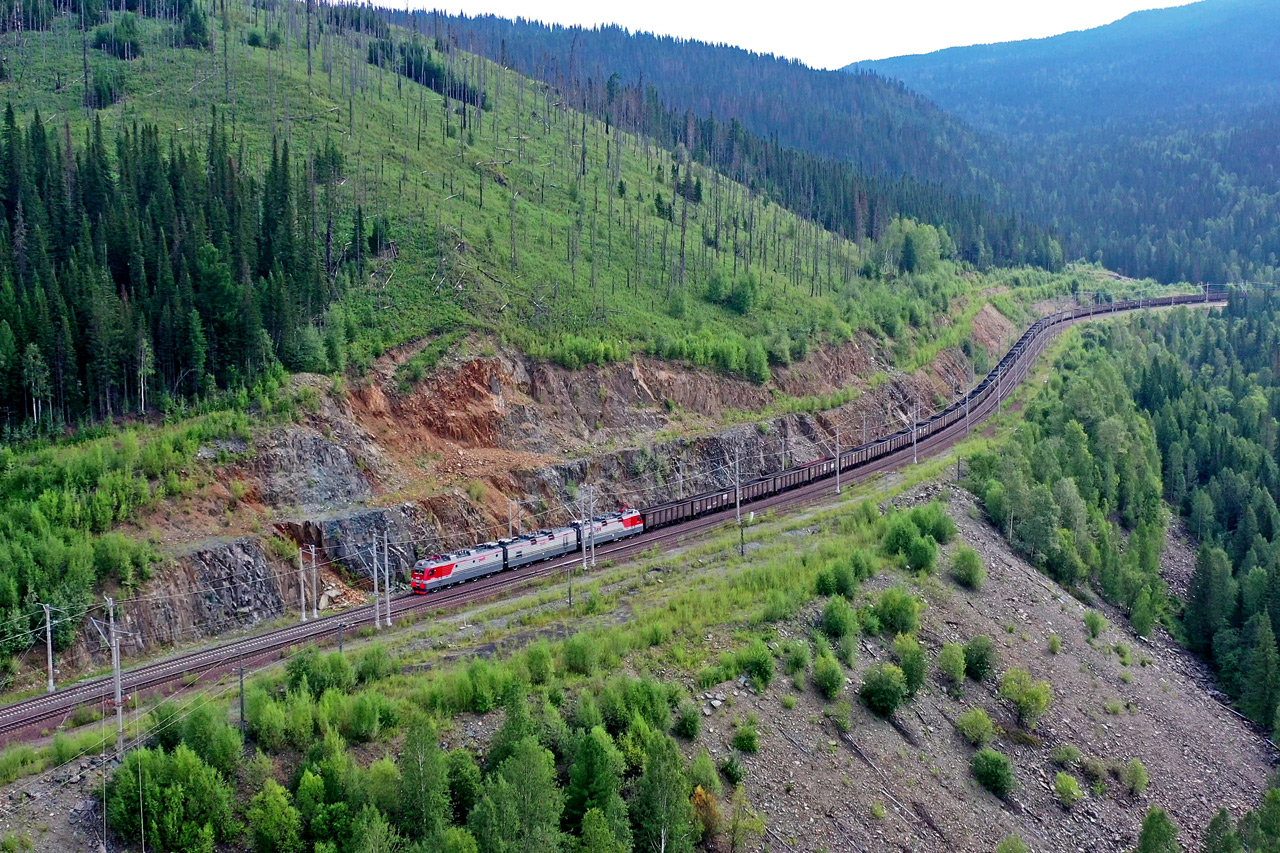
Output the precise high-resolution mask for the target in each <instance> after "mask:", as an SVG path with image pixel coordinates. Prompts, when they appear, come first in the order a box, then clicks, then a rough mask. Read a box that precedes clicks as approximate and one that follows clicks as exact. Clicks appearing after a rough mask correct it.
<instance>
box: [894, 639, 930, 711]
mask: <svg viewBox="0 0 1280 853" xmlns="http://www.w3.org/2000/svg"><path fill="white" fill-rule="evenodd" d="M893 653H894V654H895V655H897V656H898V667H899V668H900V669H901V670H902V675H903V677H904V678H906V681H907V698H908V699H911V698H914V697H915V695H916V692H917V691H918V690H919V689H920V688H921V687H922V686H923V685H924V678H925V675H926V674H927V673H928V669H929V662H928V659H927V658H926V657H925V654H924V648H923V647H922V646H921V645H920V643H919V641H918V640H916V638H915V637H912V636H910V635H909V634H899V635H898V637H897V639H895V640H894V641H893Z"/></svg>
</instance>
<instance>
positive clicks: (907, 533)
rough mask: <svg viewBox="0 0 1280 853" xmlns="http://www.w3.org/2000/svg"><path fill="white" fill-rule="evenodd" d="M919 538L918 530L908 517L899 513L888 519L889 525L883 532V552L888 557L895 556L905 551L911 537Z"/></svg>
mask: <svg viewBox="0 0 1280 853" xmlns="http://www.w3.org/2000/svg"><path fill="white" fill-rule="evenodd" d="M918 538H920V531H919V530H917V529H916V526H915V525H914V524H912V522H911V519H910V517H908V516H907V515H903V514H901V513H898V514H895V515H894V516H893V517H892V518H890V519H889V526H888V528H887V529H886V530H885V533H884V542H883V544H884V552H885V553H886V554H888V555H889V556H890V557H897V556H900V555H902V554H905V553H906V552H907V546H908V545H910V544H911V541H912V540H913V539H918Z"/></svg>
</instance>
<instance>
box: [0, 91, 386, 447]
mask: <svg viewBox="0 0 1280 853" xmlns="http://www.w3.org/2000/svg"><path fill="white" fill-rule="evenodd" d="M302 159H303V160H304V161H305V169H295V168H293V163H294V162H295V161H294V155H293V154H292V153H291V151H290V148H289V144H288V142H284V143H282V144H275V145H273V147H272V151H271V155H270V160H269V162H268V163H267V165H266V170H265V174H264V177H263V180H262V181H261V182H258V181H255V180H253V179H251V178H250V177H248V175H247V174H246V171H247V167H248V165H249V164H248V163H245V162H244V158H243V154H242V153H241V152H237V151H236V150H235V149H234V148H233V147H232V145H231V142H230V140H229V138H228V135H227V132H226V129H225V127H224V125H223V123H222V121H221V120H219V119H218V118H217V117H216V116H215V117H214V120H213V122H212V123H211V129H210V131H209V134H208V138H207V139H205V140H202V141H201V143H199V144H197V143H194V142H192V143H188V144H186V145H176V144H171V140H166V139H163V138H162V137H161V135H160V133H159V131H158V130H157V129H156V128H155V127H149V126H145V125H143V126H138V127H132V128H125V129H123V130H121V131H120V133H119V134H118V135H116V136H115V138H114V139H108V138H107V135H106V134H105V133H104V131H103V129H102V125H101V123H100V122H96V123H95V124H94V126H93V128H92V130H91V131H90V132H89V133H87V134H86V137H85V138H84V139H77V138H75V137H74V136H72V135H71V134H69V133H59V132H57V130H56V129H55V131H54V132H50V130H49V129H48V128H46V127H45V125H44V123H43V122H42V121H41V119H40V116H39V114H38V113H37V114H35V115H34V116H33V117H32V118H31V121H30V123H29V124H27V125H26V126H25V127H24V126H22V125H21V124H20V123H19V122H18V120H17V118H16V116H15V114H14V111H13V109H12V108H9V109H7V110H6V111H5V114H4V127H3V143H2V145H0V164H2V168H3V171H4V176H5V187H4V210H5V221H4V223H3V225H2V226H0V228H2V229H3V230H2V231H0V234H2V235H3V236H0V245H3V247H4V253H3V259H2V261H0V263H2V264H3V272H2V273H0V405H2V406H3V407H4V408H5V409H6V410H7V411H8V412H9V413H10V414H11V416H12V415H13V414H15V413H25V414H27V415H29V416H30V419H31V420H33V421H40V420H41V419H42V416H43V415H44V414H45V413H46V412H52V413H53V417H54V418H55V419H56V420H58V421H61V422H64V423H74V422H76V421H84V420H102V419H109V418H111V417H113V416H116V415H123V414H126V413H128V412H130V411H136V412H144V411H145V410H146V409H147V406H148V405H151V406H154V407H158V408H160V409H166V408H167V407H168V405H169V403H170V402H171V400H172V399H174V398H184V397H189V396H193V395H195V394H196V393H198V392H200V391H201V390H206V391H207V390H212V389H213V388H216V387H228V386H236V385H240V384H243V383H244V382H245V381H247V380H252V379H253V378H254V377H255V376H256V375H257V374H258V373H259V372H261V371H262V370H264V369H266V368H267V367H269V366H271V365H272V364H274V363H275V361H276V360H277V359H279V361H280V362H282V363H283V364H284V365H286V366H287V367H289V368H293V369H306V368H307V367H308V366H309V365H311V364H313V363H315V362H316V361H317V360H319V361H321V362H322V361H323V343H322V341H321V340H320V339H319V337H318V335H317V333H316V331H315V329H314V328H313V327H310V326H309V325H308V323H309V321H311V320H312V319H314V318H315V317H317V316H318V315H320V314H321V313H322V312H323V311H324V309H325V308H326V307H327V306H328V305H329V304H330V303H331V302H332V301H333V300H334V299H335V298H336V297H337V296H338V295H340V294H339V292H338V291H337V290H336V289H335V288H336V287H337V286H338V285H337V284H336V282H339V281H341V280H342V276H341V275H338V274H337V273H339V271H340V270H341V269H342V267H343V266H344V265H346V264H348V263H350V264H353V265H355V266H357V267H358V266H359V265H360V264H361V262H362V257H363V256H365V255H366V253H368V252H371V251H372V252H376V251H377V249H378V245H377V241H378V236H377V234H376V229H371V233H369V234H367V235H366V234H365V233H364V232H363V228H364V226H363V223H362V222H361V220H360V216H359V214H357V217H356V226H355V228H356V233H355V234H352V233H349V232H348V231H347V230H346V229H344V230H343V232H342V233H336V231H335V229H336V227H337V224H336V219H337V216H338V213H339V212H338V211H337V210H336V209H335V202H334V194H333V188H334V186H335V184H336V183H338V182H339V181H341V179H342V159H341V156H340V155H337V154H336V152H334V151H333V150H332V149H331V148H330V149H329V150H328V151H326V150H323V149H321V150H315V151H310V152H305V153H304V154H303V155H302ZM300 174H301V175H304V176H305V179H303V180H299V179H298V177H297V176H298V175H300ZM347 218H348V217H346V216H343V220H346V219H347ZM148 393H150V394H151V395H152V399H151V400H150V401H148V400H147V394H148Z"/></svg>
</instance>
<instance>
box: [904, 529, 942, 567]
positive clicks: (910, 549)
mask: <svg viewBox="0 0 1280 853" xmlns="http://www.w3.org/2000/svg"><path fill="white" fill-rule="evenodd" d="M904 556H905V557H906V560H907V568H909V569H911V570H912V571H913V572H925V573H926V574H932V573H933V570H934V568H935V567H936V566H937V564H938V546H937V544H936V543H935V542H934V541H933V540H932V539H930V538H929V537H927V536H917V537H916V538H915V539H912V540H911V542H910V543H909V544H908V545H907V551H906V554H905V555H904Z"/></svg>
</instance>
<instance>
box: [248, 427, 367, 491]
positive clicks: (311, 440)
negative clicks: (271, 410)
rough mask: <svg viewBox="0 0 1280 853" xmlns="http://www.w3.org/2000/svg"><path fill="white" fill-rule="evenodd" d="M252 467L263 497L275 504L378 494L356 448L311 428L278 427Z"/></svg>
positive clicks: (261, 447)
mask: <svg viewBox="0 0 1280 853" xmlns="http://www.w3.org/2000/svg"><path fill="white" fill-rule="evenodd" d="M253 468H254V473H255V474H256V475H257V476H258V478H259V480H260V482H261V494H262V500H263V502H264V503H266V504H268V505H270V506H274V507H289V508H295V507H296V508H299V509H317V508H332V507H335V506H349V505H351V504H354V503H358V502H360V501H363V500H366V499H368V498H369V497H371V496H372V495H373V490H372V489H371V488H370V486H369V480H368V479H367V478H366V477H365V475H364V473H363V472H362V471H361V470H360V467H359V466H358V465H357V464H356V460H355V457H354V455H353V454H352V452H351V451H350V450H349V449H348V448H346V447H343V446H342V445H340V444H337V443H336V442H333V441H330V440H329V439H327V438H325V437H324V436H322V435H320V434H318V433H316V432H313V431H311V430H309V429H284V430H276V431H274V432H273V433H272V435H271V437H270V439H269V440H268V441H266V442H264V443H263V444H261V445H260V446H259V447H258V452H257V454H256V455H255V456H254V462H253Z"/></svg>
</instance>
